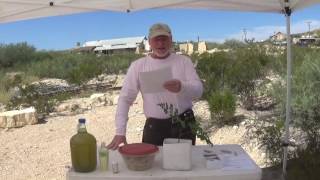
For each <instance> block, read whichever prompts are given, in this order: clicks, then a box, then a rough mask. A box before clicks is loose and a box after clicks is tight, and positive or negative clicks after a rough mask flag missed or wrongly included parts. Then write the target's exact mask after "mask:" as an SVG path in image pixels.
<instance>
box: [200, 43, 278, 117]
mask: <svg viewBox="0 0 320 180" xmlns="http://www.w3.org/2000/svg"><path fill="white" fill-rule="evenodd" d="M230 43H231V42H230ZM244 45H245V44H240V45H238V44H237V43H236V42H235V43H234V45H233V46H232V47H236V48H234V49H233V50H231V51H229V52H216V53H213V54H206V53H205V54H202V55H200V56H198V57H195V58H198V59H196V62H197V71H198V73H199V76H200V78H201V79H203V80H204V87H205V91H204V96H203V97H204V98H205V99H206V100H208V102H209V106H211V107H215V106H217V104H211V105H210V103H211V102H212V103H217V102H215V101H214V100H213V97H215V98H220V96H219V94H220V93H219V92H223V94H224V93H225V91H227V92H228V96H226V97H229V94H232V97H233V98H232V99H231V98H226V97H225V98H220V99H219V101H223V100H229V101H230V102H226V103H225V104H228V105H229V106H230V108H231V109H232V108H234V107H235V106H236V104H235V103H236V97H240V100H241V101H242V102H243V104H244V105H245V107H246V108H248V109H249V107H250V106H252V105H253V99H254V98H253V97H254V95H255V93H256V87H257V85H256V82H257V80H263V79H264V77H265V75H266V74H267V73H268V72H269V71H270V68H271V66H270V65H269V64H270V63H271V62H272V56H271V55H267V54H266V50H265V49H264V48H263V47H261V46H260V45H251V44H250V45H246V46H245V47H244ZM230 46H231V45H230ZM220 95H221V94H220ZM221 97H224V96H221ZM230 97H231V96H230ZM230 103H234V104H232V105H231V104H230ZM221 108H228V107H226V106H221ZM211 110H214V109H211ZM220 110H221V109H220ZM225 112H229V113H231V112H233V111H230V109H225ZM211 113H212V114H214V113H217V112H214V111H211ZM219 116H220V115H218V117H219ZM225 116H226V117H228V118H227V119H229V116H230V115H225ZM224 120H226V119H224ZM222 122H224V121H222Z"/></svg>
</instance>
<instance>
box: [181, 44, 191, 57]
mask: <svg viewBox="0 0 320 180" xmlns="http://www.w3.org/2000/svg"><path fill="white" fill-rule="evenodd" d="M179 50H180V52H182V53H185V54H188V55H191V54H192V53H193V44H192V43H183V44H179Z"/></svg>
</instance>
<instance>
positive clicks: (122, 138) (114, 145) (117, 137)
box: [107, 135, 127, 150]
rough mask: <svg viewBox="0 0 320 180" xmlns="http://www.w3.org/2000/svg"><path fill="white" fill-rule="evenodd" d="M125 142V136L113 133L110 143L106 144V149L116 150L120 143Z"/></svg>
mask: <svg viewBox="0 0 320 180" xmlns="http://www.w3.org/2000/svg"><path fill="white" fill-rule="evenodd" d="M122 143H124V144H127V140H126V136H122V135H115V136H114V137H113V139H112V141H111V143H110V144H109V145H108V146H107V148H108V149H112V150H116V149H118V147H119V145H120V144H122Z"/></svg>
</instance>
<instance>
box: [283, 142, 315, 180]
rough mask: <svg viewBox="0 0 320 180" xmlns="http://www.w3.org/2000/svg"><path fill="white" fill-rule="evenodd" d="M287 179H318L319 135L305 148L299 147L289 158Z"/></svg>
mask: <svg viewBox="0 0 320 180" xmlns="http://www.w3.org/2000/svg"><path fill="white" fill-rule="evenodd" d="M287 169H288V170H287V179H290V180H304V179H308V180H318V179H319V176H320V142H319V137H317V138H315V139H312V140H311V141H309V142H308V145H307V147H306V148H305V149H303V148H301V149H298V150H297V152H296V153H295V155H294V157H293V158H292V159H291V160H289V162H288V167H287Z"/></svg>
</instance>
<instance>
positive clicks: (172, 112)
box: [158, 103, 213, 145]
mask: <svg viewBox="0 0 320 180" xmlns="http://www.w3.org/2000/svg"><path fill="white" fill-rule="evenodd" d="M158 106H160V107H161V109H162V110H163V112H164V113H165V114H167V115H169V116H170V118H171V122H172V123H173V124H175V123H177V124H178V125H179V126H180V127H181V128H179V139H180V137H181V136H182V132H181V130H182V129H184V128H186V127H187V126H188V127H189V128H190V129H191V133H192V134H194V135H196V136H197V137H198V138H200V139H201V140H202V141H205V142H206V143H207V144H210V145H213V143H212V142H211V140H210V137H209V135H208V133H207V132H206V131H204V130H203V128H202V127H201V124H200V123H199V122H198V121H188V120H189V119H186V121H182V120H181V118H180V117H179V114H178V109H177V108H174V106H173V105H172V104H169V105H168V103H159V104H158ZM187 118H189V117H187ZM186 122H188V123H186Z"/></svg>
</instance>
